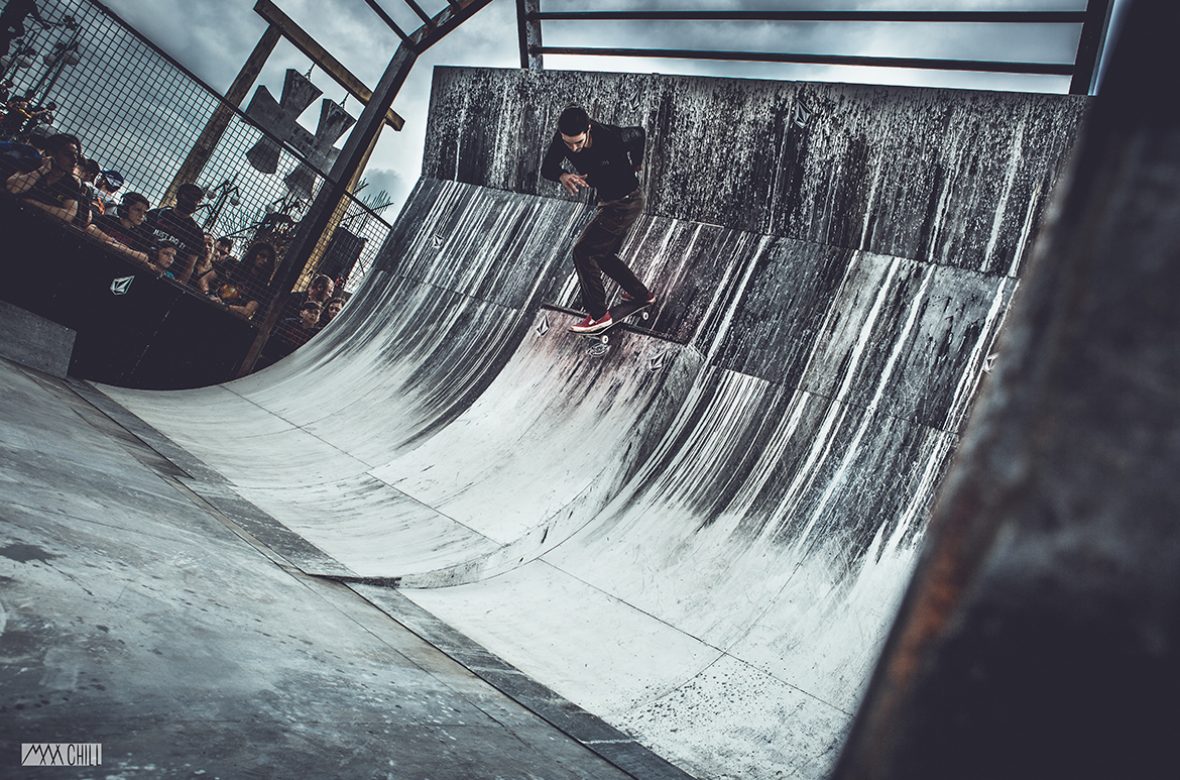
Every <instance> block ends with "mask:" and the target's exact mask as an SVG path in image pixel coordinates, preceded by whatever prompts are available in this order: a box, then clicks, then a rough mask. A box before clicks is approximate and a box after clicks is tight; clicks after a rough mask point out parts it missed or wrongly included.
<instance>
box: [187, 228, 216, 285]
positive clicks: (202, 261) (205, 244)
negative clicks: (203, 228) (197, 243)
mask: <svg viewBox="0 0 1180 780" xmlns="http://www.w3.org/2000/svg"><path fill="white" fill-rule="evenodd" d="M211 273H213V234H212V233H204V234H202V240H201V256H200V257H198V258H197V265H196V266H195V267H194V268H193V277H192V285H193V286H194V287H196V288H197V289H198V290H200V291H201V292H202V293H205V294H206V295H208V294H209V284H208V281H207V279H208V277H209V274H211Z"/></svg>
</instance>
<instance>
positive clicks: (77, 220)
mask: <svg viewBox="0 0 1180 780" xmlns="http://www.w3.org/2000/svg"><path fill="white" fill-rule="evenodd" d="M74 175H75V176H77V177H78V181H79V182H80V183H81V185H82V198H81V199H80V200H79V201H78V211H77V213H76V214H74V220H73V225H74V227H76V228H78V229H79V230H85V229H86V228H88V227H89V226H90V222H91V220H92V219H93V211H94V207H93V206H92V205H91V204H92V203H93V202H94V198H95V197H96V196H97V194H98V190H96V189H95V188H94V180H95V179H97V178H98V163H97V162H95V161H94V160H91V159H90V158H89V157H83V158H82V159H81V160H79V161H78V164H77V165H76V166H74Z"/></svg>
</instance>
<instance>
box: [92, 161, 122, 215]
mask: <svg viewBox="0 0 1180 780" xmlns="http://www.w3.org/2000/svg"><path fill="white" fill-rule="evenodd" d="M122 186H123V174H121V173H119V172H118V171H103V172H102V173H100V174H99V175H98V179H97V180H96V181H95V182H94V187H95V190H96V191H97V194H96V195H95V198H94V203H93V204H92V205H93V206H94V211H95V213H96V214H106V213H107V211H109V210H111V209H113V208H114V207H115V204H116V200H115V193H116V192H118V191H119V188H120V187H122Z"/></svg>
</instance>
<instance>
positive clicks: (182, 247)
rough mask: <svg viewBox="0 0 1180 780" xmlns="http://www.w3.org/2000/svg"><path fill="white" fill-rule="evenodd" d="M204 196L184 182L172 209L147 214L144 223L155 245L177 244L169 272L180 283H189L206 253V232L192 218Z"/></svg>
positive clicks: (161, 209)
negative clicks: (194, 270) (201, 257)
mask: <svg viewBox="0 0 1180 780" xmlns="http://www.w3.org/2000/svg"><path fill="white" fill-rule="evenodd" d="M204 197H205V191H204V190H202V189H201V188H200V187H198V186H197V185H195V184H193V183H191V182H186V183H185V184H182V185H180V188H179V189H178V190H177V191H176V205H175V206H174V207H172V208H159V209H153V210H152V211H149V212H148V215H147V220H146V221H145V222H144V225H145V226H146V227H147V230H148V232H149V233H150V234H151V235H152V237H153V239H154V240H155V241H156V242H157V243H160V242H164V241H168V242H171V243H173V244H175V245H176V247H177V250H176V262H175V263H174V264H173V265H172V266H171V269H172V273H173V274H174V278H175V279H176V280H177V281H178V282H180V283H181V284H188V283H189V279H191V278H192V275H193V269H194V268H196V266H197V260H198V259H199V258H200V256H201V253H202V252H203V251H204V250H205V231H203V230H201V228H200V226H198V225H197V221H196V220H195V219H193V214H195V213H196V211H197V207H198V206H200V205H201V200H202V199H204Z"/></svg>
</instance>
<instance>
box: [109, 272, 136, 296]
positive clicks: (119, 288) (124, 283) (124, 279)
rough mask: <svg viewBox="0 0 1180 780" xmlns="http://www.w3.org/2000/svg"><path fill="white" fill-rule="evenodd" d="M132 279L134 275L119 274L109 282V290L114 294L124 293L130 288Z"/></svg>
mask: <svg viewBox="0 0 1180 780" xmlns="http://www.w3.org/2000/svg"><path fill="white" fill-rule="evenodd" d="M134 281H135V277H134V276H120V277H119V278H117V279H115V280H114V281H113V282H111V292H113V293H114V294H115V295H126V294H127V291H128V290H130V289H131V283H132V282H134Z"/></svg>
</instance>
